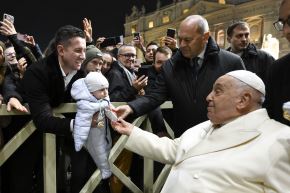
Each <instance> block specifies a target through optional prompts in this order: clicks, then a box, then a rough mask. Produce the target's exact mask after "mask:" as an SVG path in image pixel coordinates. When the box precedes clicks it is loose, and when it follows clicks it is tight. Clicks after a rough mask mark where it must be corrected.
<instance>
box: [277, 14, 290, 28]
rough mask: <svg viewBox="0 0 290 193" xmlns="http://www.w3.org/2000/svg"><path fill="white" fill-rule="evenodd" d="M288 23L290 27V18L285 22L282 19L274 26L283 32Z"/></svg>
mask: <svg viewBox="0 0 290 193" xmlns="http://www.w3.org/2000/svg"><path fill="white" fill-rule="evenodd" d="M286 23H287V25H288V26H290V16H289V17H288V18H287V19H286V20H285V21H283V20H281V19H280V20H278V21H276V22H274V23H273V25H274V27H275V29H276V30H277V31H283V28H284V26H285V24H286Z"/></svg>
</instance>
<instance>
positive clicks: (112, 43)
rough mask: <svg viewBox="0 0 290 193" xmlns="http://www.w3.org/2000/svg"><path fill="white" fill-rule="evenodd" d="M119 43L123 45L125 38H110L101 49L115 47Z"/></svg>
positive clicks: (101, 45) (103, 43)
mask: <svg viewBox="0 0 290 193" xmlns="http://www.w3.org/2000/svg"><path fill="white" fill-rule="evenodd" d="M119 43H123V36H115V37H108V38H106V39H105V40H104V41H103V42H102V43H101V44H100V47H101V48H105V47H107V46H115V45H117V44H119Z"/></svg>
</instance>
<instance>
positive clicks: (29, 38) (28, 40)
mask: <svg viewBox="0 0 290 193" xmlns="http://www.w3.org/2000/svg"><path fill="white" fill-rule="evenodd" d="M24 37H25V39H24V42H25V43H27V44H30V45H32V46H35V40H34V37H33V36H30V35H27V34H25V35H24Z"/></svg>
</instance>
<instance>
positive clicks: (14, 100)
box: [7, 97, 28, 113]
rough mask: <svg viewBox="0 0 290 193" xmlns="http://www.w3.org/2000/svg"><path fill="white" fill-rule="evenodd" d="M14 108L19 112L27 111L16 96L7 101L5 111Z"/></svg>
mask: <svg viewBox="0 0 290 193" xmlns="http://www.w3.org/2000/svg"><path fill="white" fill-rule="evenodd" d="M12 108H14V109H16V110H18V111H20V112H24V113H28V110H27V109H26V107H25V106H23V105H22V104H21V103H20V102H19V100H18V99H17V98H14V97H11V98H10V99H9V102H8V103H7V111H8V112H10V111H11V109H12Z"/></svg>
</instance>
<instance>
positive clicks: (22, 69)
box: [17, 57, 27, 78]
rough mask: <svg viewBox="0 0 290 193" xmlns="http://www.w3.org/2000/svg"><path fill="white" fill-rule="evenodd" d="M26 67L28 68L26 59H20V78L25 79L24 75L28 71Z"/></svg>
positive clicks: (18, 65)
mask: <svg viewBox="0 0 290 193" xmlns="http://www.w3.org/2000/svg"><path fill="white" fill-rule="evenodd" d="M26 67H27V61H26V60H25V58H24V57H22V58H20V59H19V60H18V63H17V68H18V70H19V72H20V78H23V75H24V73H25V71H26Z"/></svg>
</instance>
